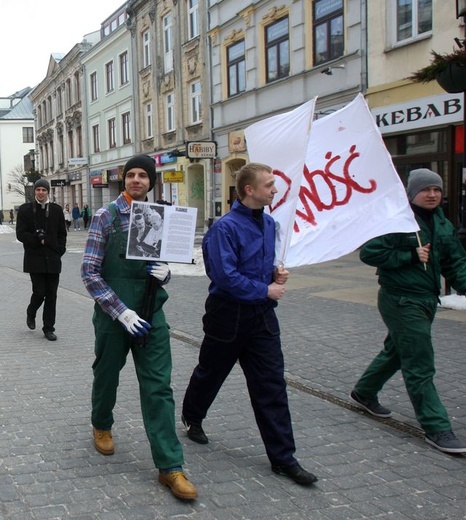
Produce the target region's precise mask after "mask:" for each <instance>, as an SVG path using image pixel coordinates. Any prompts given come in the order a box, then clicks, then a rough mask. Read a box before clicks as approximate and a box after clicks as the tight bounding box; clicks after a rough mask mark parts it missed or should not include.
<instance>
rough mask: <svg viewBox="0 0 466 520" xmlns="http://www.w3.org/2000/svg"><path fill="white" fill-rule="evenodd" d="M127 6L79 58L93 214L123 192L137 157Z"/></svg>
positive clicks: (113, 18) (87, 201) (102, 27)
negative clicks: (125, 172)
mask: <svg viewBox="0 0 466 520" xmlns="http://www.w3.org/2000/svg"><path fill="white" fill-rule="evenodd" d="M126 20H127V15H126V10H125V6H124V5H123V6H122V7H121V8H120V9H118V10H117V11H115V12H114V13H112V14H111V15H110V16H109V18H107V19H106V20H105V21H104V22H103V23H102V25H101V35H100V36H101V38H100V41H99V42H97V43H96V44H95V45H93V46H92V48H91V49H90V50H88V51H87V52H86V53H85V54H83V55H82V56H81V58H80V62H81V67H82V71H83V78H84V86H85V99H86V103H85V105H86V109H85V111H84V117H85V125H84V126H85V128H86V135H87V150H88V162H89V165H88V169H89V176H88V182H87V183H86V190H87V198H86V200H85V202H86V203H87V204H89V206H90V208H91V210H92V212H95V210H96V209H98V208H100V207H102V206H103V205H105V204H108V203H109V202H111V201H112V200H114V199H116V197H117V196H118V195H119V193H120V192H121V191H122V190H123V168H124V165H125V163H126V161H127V160H128V159H129V158H130V157H131V156H132V155H134V154H135V153H136V150H137V149H138V144H137V143H138V141H137V137H136V134H137V132H136V124H135V109H134V95H133V94H134V90H135V89H136V85H135V81H134V75H133V63H134V59H133V52H132V42H131V35H130V33H129V31H128V30H127V28H126Z"/></svg>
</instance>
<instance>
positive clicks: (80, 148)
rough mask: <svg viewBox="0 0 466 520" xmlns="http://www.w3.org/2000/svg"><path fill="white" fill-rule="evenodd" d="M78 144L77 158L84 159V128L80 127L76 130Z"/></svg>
mask: <svg viewBox="0 0 466 520" xmlns="http://www.w3.org/2000/svg"><path fill="white" fill-rule="evenodd" d="M76 142H77V148H78V150H77V152H78V153H77V157H82V156H83V132H82V128H81V127H80V126H78V127H77V128H76Z"/></svg>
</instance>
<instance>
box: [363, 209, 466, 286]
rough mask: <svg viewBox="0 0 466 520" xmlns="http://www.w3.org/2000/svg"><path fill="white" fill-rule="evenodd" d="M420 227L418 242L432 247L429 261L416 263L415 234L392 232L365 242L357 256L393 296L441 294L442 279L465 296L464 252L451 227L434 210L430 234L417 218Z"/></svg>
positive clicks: (465, 271) (465, 270)
mask: <svg viewBox="0 0 466 520" xmlns="http://www.w3.org/2000/svg"><path fill="white" fill-rule="evenodd" d="M416 220H417V222H418V224H419V227H420V228H421V229H420V231H419V236H420V239H421V243H422V244H423V245H426V244H428V243H430V244H431V249H430V255H429V262H428V263H427V264H426V268H425V267H424V264H422V263H421V262H420V261H419V257H418V255H417V253H416V248H417V247H419V245H418V241H417V237H416V233H414V232H413V233H391V234H388V235H384V236H381V237H377V238H374V239H372V240H369V242H366V244H364V246H363V247H362V249H361V251H360V253H359V256H360V258H361V260H362V261H363V262H364V263H366V264H368V265H372V266H374V267H377V275H378V276H379V284H380V285H381V286H382V287H384V288H385V289H387V290H388V291H389V292H392V293H393V294H403V295H406V294H408V295H409V294H412V295H435V296H438V295H439V294H440V289H441V279H440V276H441V275H442V276H444V277H445V278H446V279H447V280H448V282H449V283H450V285H451V286H452V287H453V288H454V289H455V290H456V291H457V292H458V293H460V294H464V293H466V252H465V250H464V248H463V246H462V245H461V243H460V241H459V240H458V237H457V234H456V230H455V228H454V226H453V224H452V223H451V222H450V221H449V220H447V219H446V218H445V215H444V214H443V210H442V209H441V208H440V207H438V208H436V209H435V211H434V226H433V232H431V231H430V229H429V228H428V227H427V225H426V223H425V222H424V220H422V219H421V218H420V217H418V216H417V215H416Z"/></svg>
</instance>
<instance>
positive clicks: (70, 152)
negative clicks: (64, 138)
mask: <svg viewBox="0 0 466 520" xmlns="http://www.w3.org/2000/svg"><path fill="white" fill-rule="evenodd" d="M68 157H74V143H73V131H70V132H68Z"/></svg>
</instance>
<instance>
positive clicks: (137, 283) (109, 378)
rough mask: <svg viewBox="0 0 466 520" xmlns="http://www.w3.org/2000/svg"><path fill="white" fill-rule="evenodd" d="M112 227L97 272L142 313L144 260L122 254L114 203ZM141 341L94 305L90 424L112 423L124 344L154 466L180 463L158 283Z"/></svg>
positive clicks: (102, 426) (164, 296) (123, 236)
mask: <svg viewBox="0 0 466 520" xmlns="http://www.w3.org/2000/svg"><path fill="white" fill-rule="evenodd" d="M109 210H110V211H111V213H112V214H113V228H114V229H113V232H112V233H111V235H110V237H109V241H108V243H107V247H106V254H105V259H104V262H103V265H102V277H103V278H104V280H105V281H106V282H107V283H108V284H109V285H110V287H111V288H112V289H113V290H114V291H115V293H116V294H117V295H118V297H119V298H120V299H121V300H122V301H123V302H124V303H125V305H126V306H127V307H128V308H129V309H132V310H134V311H135V312H136V313H138V315H140V316H141V312H142V307H143V299H144V291H145V285H146V279H147V272H146V262H145V261H140V260H126V259H125V252H126V241H127V236H126V233H123V232H122V230H121V225H120V219H119V218H118V216H117V215H116V209H115V206H114V205H112V204H111V205H110V206H109ZM155 298H156V300H155V306H154V312H153V315H152V320H147V321H150V323H151V325H152V329H151V330H150V333H149V337H148V340H147V342H146V346H145V347H142V346H140V345H139V344H138V343H137V341H135V340H134V339H133V338H132V337H131V336H130V335H129V334H128V333H127V332H126V331H124V329H123V328H122V326H121V324H120V323H119V322H118V320H115V321H113V320H112V318H111V317H110V316H109V315H108V314H106V313H105V312H103V310H102V309H101V307H100V305H98V304H96V305H95V308H94V316H93V320H92V321H93V323H94V329H95V338H96V339H95V355H96V359H95V361H94V364H93V366H92V369H93V372H94V382H93V387H92V425H93V426H94V427H95V428H97V429H100V430H109V429H111V427H112V425H113V422H114V419H113V408H114V406H115V403H116V397H117V388H118V383H119V376H120V370H121V369H122V368H123V367H124V366H125V363H126V357H127V355H128V352H129V350H131V353H132V355H133V360H134V365H135V368H136V374H137V378H138V381H139V393H140V400H141V410H142V417H143V421H144V427H145V429H146V433H147V437H148V438H149V442H150V446H151V451H152V457H153V459H154V463H155V466H156V467H157V468H159V469H168V468H173V467H177V466H182V465H183V462H184V461H183V449H182V446H181V444H180V442H179V440H178V437H177V435H176V431H175V417H174V411H175V403H174V400H173V391H172V388H171V386H170V378H171V370H172V360H171V351H170V336H169V327H168V324H167V322H166V320H165V314H164V312H163V309H162V306H163V304H164V302H165V301H166V300H167V299H168V294H167V293H166V291H165V289H163V288H162V287H158V289H157V293H156V297H155Z"/></svg>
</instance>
